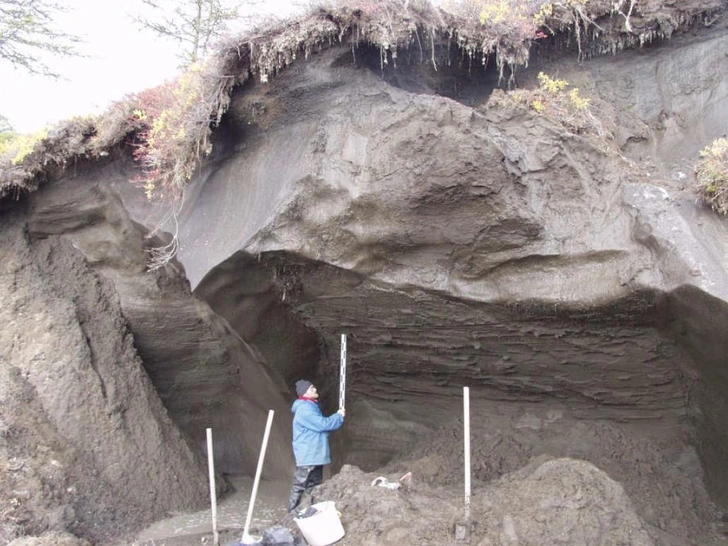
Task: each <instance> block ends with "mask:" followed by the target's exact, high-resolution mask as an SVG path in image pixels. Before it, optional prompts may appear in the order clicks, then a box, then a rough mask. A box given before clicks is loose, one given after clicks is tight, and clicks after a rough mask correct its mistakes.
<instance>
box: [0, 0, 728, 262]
mask: <svg viewBox="0 0 728 546" xmlns="http://www.w3.org/2000/svg"><path fill="white" fill-rule="evenodd" d="M493 3H498V5H499V6H501V5H502V6H504V9H506V12H505V13H506V14H509V12H508V11H507V10H508V9H516V6H520V7H518V8H517V9H518V10H519V11H517V13H516V12H514V13H516V15H517V17H516V16H515V15H513V14H512V13H511V14H510V15H513V17H512V18H511V19H509V18H508V17H506V18H505V19H504V18H495V17H492V18H490V19H489V18H483V17H482V13H483V9H484V6H486V5H489V4H493ZM547 5H548V6H550V8H549V9H548V10H546V11H545V12H544V7H545V6H547ZM447 6H450V7H449V8H448V7H447ZM453 6H454V7H453ZM523 6H526V8H524V7H523ZM499 9H500V8H499ZM524 9H525V11H524ZM641 9H643V8H642V3H641V2H640V3H631V0H629V2H628V1H627V0H623V1H622V2H621V3H620V2H617V3H615V2H612V1H607V0H526V1H525V2H516V0H461V1H460V2H451V3H446V5H445V7H442V8H438V7H434V6H433V5H431V4H430V3H429V2H428V1H426V0H359V1H355V0H339V1H333V2H329V3H327V4H325V5H320V6H317V7H313V8H311V9H310V10H309V12H308V13H307V14H305V15H303V16H301V17H299V18H297V19H295V20H288V21H276V22H275V23H274V24H273V25H272V26H261V27H259V28H255V29H253V30H251V31H250V32H248V33H247V34H246V35H245V36H243V37H241V38H238V39H230V40H228V41H227V42H224V43H222V44H220V45H219V46H218V48H217V50H216V52H215V53H214V54H213V55H211V57H210V59H209V60H208V62H206V63H205V64H204V66H201V67H194V68H193V70H192V71H190V72H187V73H185V74H182V75H181V76H180V77H179V78H178V79H177V80H176V81H175V82H171V83H168V84H165V86H166V87H167V88H168V89H171V90H172V93H171V95H170V96H171V99H170V101H169V102H168V103H166V104H162V105H161V107H160V108H157V111H156V112H151V115H150V112H149V111H148V110H150V108H149V104H147V103H145V102H144V99H145V96H144V94H143V93H140V94H137V95H134V96H130V97H125V98H124V99H122V100H120V101H118V102H116V103H114V104H112V105H111V106H110V107H109V108H108V110H107V111H106V112H105V113H104V114H103V115H101V116H99V117H95V118H92V117H84V118H74V119H72V120H69V121H67V122H64V123H62V124H60V125H58V126H56V127H55V128H53V129H51V130H50V131H49V133H48V135H47V137H46V138H43V139H41V140H39V141H38V142H37V143H36V144H35V147H34V148H33V150H32V152H30V153H28V154H27V155H26V156H25V157H24V159H23V160H22V161H20V162H18V163H17V164H13V163H12V162H7V161H6V162H0V199H7V198H13V199H18V198H20V196H21V195H22V194H23V193H24V192H28V191H33V190H35V189H37V188H38V185H39V184H40V183H42V182H43V180H45V179H46V178H48V177H49V176H51V174H52V173H54V172H55V173H57V172H58V170H59V169H60V170H61V171H63V170H64V169H65V168H67V166H68V165H69V162H71V161H72V160H73V159H74V158H76V159H78V158H91V159H94V158H98V157H101V156H104V155H107V154H108V153H110V151H111V150H112V149H114V148H115V147H118V146H121V145H127V146H129V145H131V146H132V147H133V150H134V152H133V153H134V157H135V158H136V159H137V161H138V162H139V164H140V167H141V171H140V177H139V180H138V182H139V183H141V184H142V185H144V187H145V189H146V190H147V193H148V195H149V196H150V197H153V198H154V197H161V198H164V199H166V200H170V201H172V202H179V201H182V200H183V198H184V189H185V187H186V184H187V183H188V181H189V180H190V179H191V178H192V177H194V175H195V173H196V172H197V170H198V168H199V166H200V164H201V161H202V160H203V158H204V157H205V156H206V155H207V154H209V152H210V150H211V147H210V135H211V131H212V129H213V128H214V127H215V126H216V125H217V124H218V123H219V122H220V120H221V118H222V116H223V114H224V113H225V111H226V109H227V108H228V106H229V104H230V95H231V91H232V90H233V88H234V87H236V86H239V85H242V84H244V83H245V82H246V81H247V79H248V78H250V77H256V78H258V79H259V80H260V81H263V82H266V81H270V79H271V78H274V77H275V76H276V75H278V74H279V73H280V71H282V70H284V69H285V68H286V67H287V66H289V65H290V64H292V63H294V62H296V61H297V60H300V59H302V58H303V59H305V58H307V57H308V56H309V55H312V54H314V53H316V52H318V51H321V50H323V49H325V48H328V47H331V46H333V45H338V44H344V43H348V44H350V45H351V48H352V52H353V53H354V54H356V49H357V48H358V47H359V46H360V45H362V44H366V45H370V46H374V47H377V48H379V51H380V58H381V63H382V66H384V65H385V64H388V63H390V62H392V63H394V64H395V65H396V60H397V52H398V51H399V50H403V49H409V48H419V50H420V51H421V53H422V54H421V57H422V60H423V62H432V63H433V65H434V67H435V69H436V68H437V65H436V61H435V55H434V51H435V47H436V46H441V45H446V46H448V50H449V47H450V46H451V45H453V46H455V48H457V49H458V50H459V52H460V54H462V55H466V56H469V57H470V58H471V59H475V58H478V59H480V60H481V62H483V64H485V63H487V61H488V59H489V58H491V56H494V58H495V61H496V63H497V66H498V67H499V70H500V74H501V77H504V76H505V70H506V69H507V68H508V67H511V70H512V69H513V67H516V66H519V65H527V63H528V56H529V49H530V45H531V43H532V41H533V40H535V39H540V38H542V37H544V36H545V34H544V32H543V31H548V32H549V33H553V34H556V33H561V35H566V36H567V38H568V36H569V35H570V36H572V38H573V37H574V36H575V37H576V43H577V44H578V45H579V48H580V50H583V52H584V55H585V56H586V55H590V54H595V53H598V52H610V51H611V52H613V51H615V50H618V49H620V48H622V47H626V45H625V44H628V45H632V44H637V43H645V42H647V41H650V40H652V39H654V38H656V37H658V36H669V35H670V34H671V33H672V32H674V30H675V29H677V28H679V27H680V26H681V25H687V24H690V23H692V22H695V21H697V20H702V21H703V22H705V21H706V20H707V19H709V18H711V17H714V15H715V13H717V12H720V11H723V10H724V9H725V6H723V2H722V1H721V0H706V2H704V3H703V6H702V8H701V10H700V11H697V12H686V11H681V10H680V8H674V7H669V6H662V10H661V11H660V12H659V13H658V12H657V11H655V12H654V13H651V12H648V11H647V8H644V10H645V12H642V11H640V10H641ZM544 13H545V14H546V15H544ZM665 13H669V14H672V16H671V17H665ZM539 14H541V15H540V16H539ZM537 16H538V17H537ZM539 17H541V18H539ZM534 21H536V22H537V23H538V24H534ZM607 24H608V25H611V31H609V32H608V30H609V29H607V28H606V27H607ZM627 29H629V30H627ZM572 43H573V40H572ZM426 52H427V53H429V54H426ZM162 87H164V86H162ZM146 98H147V99H148V98H149V97H148V96H147V97H146ZM151 110H154V108H152V109H151ZM175 240H176V237H175ZM176 250H177V246H176V243H174V244H172V246H171V247H170V248H168V249H166V250H165V251H164V252H162V255H161V256H156V262H155V263H158V264H159V263H162V264H163V263H166V261H165V259H166V260H167V261H168V258H169V257H170V256H173V255H174V253H176Z"/></svg>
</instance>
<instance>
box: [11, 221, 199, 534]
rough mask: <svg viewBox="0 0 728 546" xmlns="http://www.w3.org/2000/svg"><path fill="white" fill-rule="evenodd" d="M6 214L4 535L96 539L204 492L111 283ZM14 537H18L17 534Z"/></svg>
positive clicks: (62, 245)
mask: <svg viewBox="0 0 728 546" xmlns="http://www.w3.org/2000/svg"><path fill="white" fill-rule="evenodd" d="M19 212H20V211H19V210H16V211H13V212H10V211H7V210H6V211H3V214H2V216H0V224H2V231H3V234H4V235H3V237H2V239H1V240H0V314H1V320H0V322H2V324H3V328H2V329H0V375H1V376H2V381H0V402H1V403H0V423H1V426H0V430H1V431H2V433H1V434H0V457H1V459H0V469H1V470H2V472H1V473H0V485H1V486H0V497H1V499H2V503H1V506H2V507H3V511H4V513H3V520H2V522H1V523H0V524H1V525H2V531H1V532H4V533H5V535H6V536H5V537H4V538H6V539H8V538H9V539H12V538H13V536H12V535H13V534H14V533H17V532H23V533H27V534H35V533H41V532H43V531H46V530H52V531H64V530H71V531H73V532H75V533H77V534H79V535H82V536H86V537H88V538H90V539H92V540H94V542H102V541H103V540H105V539H108V538H109V537H110V536H115V535H118V534H121V533H125V532H127V530H128V529H129V528H130V527H134V526H136V525H139V524H140V523H144V522H150V521H152V520H153V519H155V518H158V517H160V516H162V515H163V514H165V513H166V512H167V511H168V510H189V509H191V508H193V507H195V506H197V505H198V504H199V502H200V501H201V500H202V499H204V496H205V491H206V485H205V478H204V470H203V467H202V466H201V463H200V459H199V458H198V457H196V456H195V455H194V454H193V453H192V452H191V451H190V449H189V448H188V446H187V444H186V442H185V440H184V439H183V437H182V435H181V434H180V432H179V430H178V429H177V428H176V427H175V426H174V425H173V424H172V422H171V421H170V419H169V416H168V415H167V412H166V410H165V409H164V407H163V406H162V404H161V403H160V401H159V398H158V397H157V395H156V393H155V391H154V388H153V387H152V384H151V382H150V381H149V378H148V376H147V374H146V372H145V371H144V369H143V367H142V363H141V360H140V359H139V357H138V355H137V353H136V350H135V349H134V345H133V338H132V336H131V334H130V332H129V330H128V329H127V327H126V324H125V321H124V319H123V318H122V315H121V311H120V308H119V302H118V297H117V295H116V293H115V291H114V289H113V286H112V285H111V284H110V283H109V282H108V281H107V280H105V279H104V278H103V277H100V276H99V275H97V274H96V273H95V272H94V271H93V270H92V269H90V268H89V266H88V265H87V263H86V262H85V260H84V259H83V257H82V256H81V255H80V254H79V253H78V252H77V251H76V250H75V249H74V248H73V247H72V246H71V245H70V244H68V243H67V242H65V241H63V240H60V239H54V238H48V239H40V240H32V241H31V240H29V239H28V237H27V232H26V231H25V229H24V228H25V224H24V220H23V215H22V214H19ZM8 535H9V536H8Z"/></svg>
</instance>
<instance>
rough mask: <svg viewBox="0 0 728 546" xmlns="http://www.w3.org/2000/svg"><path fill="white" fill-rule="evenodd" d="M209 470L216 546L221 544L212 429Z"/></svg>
mask: <svg viewBox="0 0 728 546" xmlns="http://www.w3.org/2000/svg"><path fill="white" fill-rule="evenodd" d="M207 468H208V470H209V471H210V506H212V537H213V540H214V541H215V546H218V545H219V544H220V535H219V534H218V532H217V490H216V488H215V459H214V458H213V456H212V429H211V428H208V429H207Z"/></svg>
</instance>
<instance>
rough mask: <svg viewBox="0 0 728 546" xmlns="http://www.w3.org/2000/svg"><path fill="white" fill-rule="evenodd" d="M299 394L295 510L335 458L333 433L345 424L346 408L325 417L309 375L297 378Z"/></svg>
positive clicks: (295, 405) (292, 499)
mask: <svg viewBox="0 0 728 546" xmlns="http://www.w3.org/2000/svg"><path fill="white" fill-rule="evenodd" d="M296 395H297V396H298V399H297V400H296V401H295V402H293V406H291V411H292V412H293V455H294V456H295V458H296V474H295V476H294V478H293V486H292V487H291V496H290V498H289V500H288V511H289V512H293V511H294V510H295V509H296V508H297V507H298V505H299V504H300V502H301V497H302V496H303V494H304V493H306V494H307V495H310V496H311V503H312V504H313V488H314V487H316V486H317V485H320V484H321V482H322V481H323V478H324V465H325V464H329V463H330V462H331V452H330V450H329V433H330V432H331V431H334V430H337V429H339V428H341V425H343V424H344V414H345V411H344V410H343V409H340V410H339V411H337V412H336V413H334V414H333V415H330V416H329V417H324V415H323V414H322V413H321V409H320V408H319V405H318V397H319V395H318V390H317V389H316V387H315V386H314V385H313V384H312V383H311V382H310V381H306V380H305V379H301V380H300V381H296Z"/></svg>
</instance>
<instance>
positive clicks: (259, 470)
mask: <svg viewBox="0 0 728 546" xmlns="http://www.w3.org/2000/svg"><path fill="white" fill-rule="evenodd" d="M273 415H275V412H274V411H273V410H268V421H267V422H266V424H265V434H263V445H262V447H261V448H260V455H259V456H258V468H257V469H256V471H255V480H254V481H253V491H252V492H251V493H250V504H249V505H248V517H246V518H245V527H244V528H243V538H242V539H241V540H240V542H242V543H243V544H255V543H256V542H258V540H257V539H255V538H253V537H251V536H250V535H249V534H248V531H249V530H250V521H251V520H252V519H253V507H254V506H255V496H256V495H257V494H258V484H259V483H260V475H261V473H262V472H263V460H264V459H265V450H266V448H267V447H268V437H269V436H270V427H271V425H272V424H273Z"/></svg>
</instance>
